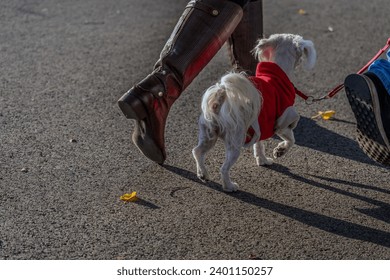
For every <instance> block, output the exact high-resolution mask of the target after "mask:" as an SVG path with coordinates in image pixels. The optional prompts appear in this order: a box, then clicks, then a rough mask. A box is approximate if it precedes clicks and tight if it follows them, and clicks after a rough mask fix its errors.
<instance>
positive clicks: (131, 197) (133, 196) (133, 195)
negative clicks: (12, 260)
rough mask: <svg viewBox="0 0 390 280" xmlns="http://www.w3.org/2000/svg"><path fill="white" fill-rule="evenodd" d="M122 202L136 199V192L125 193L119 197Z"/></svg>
mask: <svg viewBox="0 0 390 280" xmlns="http://www.w3.org/2000/svg"><path fill="white" fill-rule="evenodd" d="M120 199H121V200H123V201H124V202H134V201H137V200H138V197H137V192H132V193H125V194H124V195H122V196H121V197H120Z"/></svg>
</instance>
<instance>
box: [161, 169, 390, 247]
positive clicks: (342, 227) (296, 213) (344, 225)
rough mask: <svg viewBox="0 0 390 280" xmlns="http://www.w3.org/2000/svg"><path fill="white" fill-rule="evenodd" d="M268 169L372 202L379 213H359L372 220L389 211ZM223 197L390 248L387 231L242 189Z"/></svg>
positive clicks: (210, 184)
mask: <svg viewBox="0 0 390 280" xmlns="http://www.w3.org/2000/svg"><path fill="white" fill-rule="evenodd" d="M163 167H164V168H165V169H166V170H168V171H170V172H172V173H175V174H177V175H179V176H181V177H183V178H185V179H187V180H190V181H193V182H195V183H198V184H201V185H204V186H207V187H209V188H211V189H213V190H216V191H219V192H222V193H225V192H224V191H223V190H222V186H221V185H220V184H218V183H216V182H213V181H208V182H206V183H205V182H203V181H201V180H200V179H198V177H197V176H196V174H195V173H193V172H190V171H188V170H184V169H181V168H178V167H174V166H169V165H164V166H163ZM268 168H269V169H271V170H273V171H275V172H278V173H282V174H285V175H288V176H290V177H291V179H294V180H297V181H300V182H304V183H306V184H309V185H312V186H313V187H317V188H322V189H325V190H328V191H332V192H335V193H338V194H343V195H346V196H349V197H352V198H355V199H360V200H363V201H365V202H368V203H371V204H373V205H374V206H378V207H379V208H377V209H379V210H376V213H371V214H372V215H370V213H367V212H369V211H367V210H358V211H360V212H361V213H364V214H367V215H370V216H372V217H373V218H378V219H379V216H381V215H383V214H384V213H385V212H386V211H387V210H388V209H390V205H388V204H386V203H384V202H381V201H377V200H374V199H370V198H367V197H363V196H360V195H356V194H353V193H350V192H347V191H343V190H340V189H337V188H334V187H331V186H328V185H326V184H323V183H321V182H318V181H315V180H312V179H307V178H304V177H302V176H300V175H297V174H293V173H291V172H290V170H289V169H288V168H286V167H283V166H281V165H278V164H275V165H272V166H271V167H268ZM362 187H365V188H371V189H374V187H371V186H362ZM225 194H226V195H228V196H231V197H233V198H236V199H238V200H240V201H242V202H245V203H248V204H251V205H254V206H257V207H260V208H264V209H267V210H270V211H272V212H275V213H278V214H280V215H283V216H286V217H288V218H291V219H294V220H296V221H298V222H301V223H304V224H306V225H309V226H312V227H315V228H318V229H321V230H323V231H326V232H329V233H332V234H336V235H339V236H343V237H346V238H352V239H356V240H361V241H367V242H371V243H374V244H378V245H380V246H384V247H388V248H390V233H389V232H386V231H382V230H377V229H373V228H370V227H368V226H363V225H358V224H355V223H352V222H348V221H344V220H341V219H337V218H332V217H328V216H325V215H322V214H319V213H314V212H311V211H308V210H304V209H300V208H297V207H293V206H288V205H285V204H282V203H278V202H274V201H271V200H268V199H265V198H261V197H258V196H256V195H254V194H252V193H249V192H246V191H243V190H239V191H238V192H235V193H225ZM364 211H366V212H364ZM374 212H375V211H374ZM378 213H379V214H378ZM385 215H387V216H386V217H387V218H385V220H386V219H387V220H388V215H389V214H388V212H387V214H385ZM380 219H381V220H384V219H383V217H381V218H380Z"/></svg>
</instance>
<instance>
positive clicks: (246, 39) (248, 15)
mask: <svg viewBox="0 0 390 280" xmlns="http://www.w3.org/2000/svg"><path fill="white" fill-rule="evenodd" d="M263 37H264V35H263V1H262V0H254V1H250V2H249V3H248V4H247V5H246V6H245V8H244V15H243V17H242V19H241V21H240V23H239V24H238V25H237V27H236V29H235V30H234V32H233V33H232V35H231V36H230V38H229V40H228V53H229V57H230V61H231V63H232V65H233V68H234V69H236V70H237V71H244V72H246V73H247V74H248V75H255V73H256V66H257V63H258V61H257V59H256V58H255V57H254V55H253V54H252V50H253V49H254V47H255V46H256V41H257V40H259V39H261V38H263Z"/></svg>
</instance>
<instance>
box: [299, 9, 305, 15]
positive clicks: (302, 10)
mask: <svg viewBox="0 0 390 280" xmlns="http://www.w3.org/2000/svg"><path fill="white" fill-rule="evenodd" d="M298 14H300V15H307V12H306V11H305V10H304V9H299V10H298Z"/></svg>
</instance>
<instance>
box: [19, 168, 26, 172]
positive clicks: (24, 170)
mask: <svg viewBox="0 0 390 280" xmlns="http://www.w3.org/2000/svg"><path fill="white" fill-rule="evenodd" d="M20 171H22V172H23V173H27V172H28V169H27V168H22V170H20Z"/></svg>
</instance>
